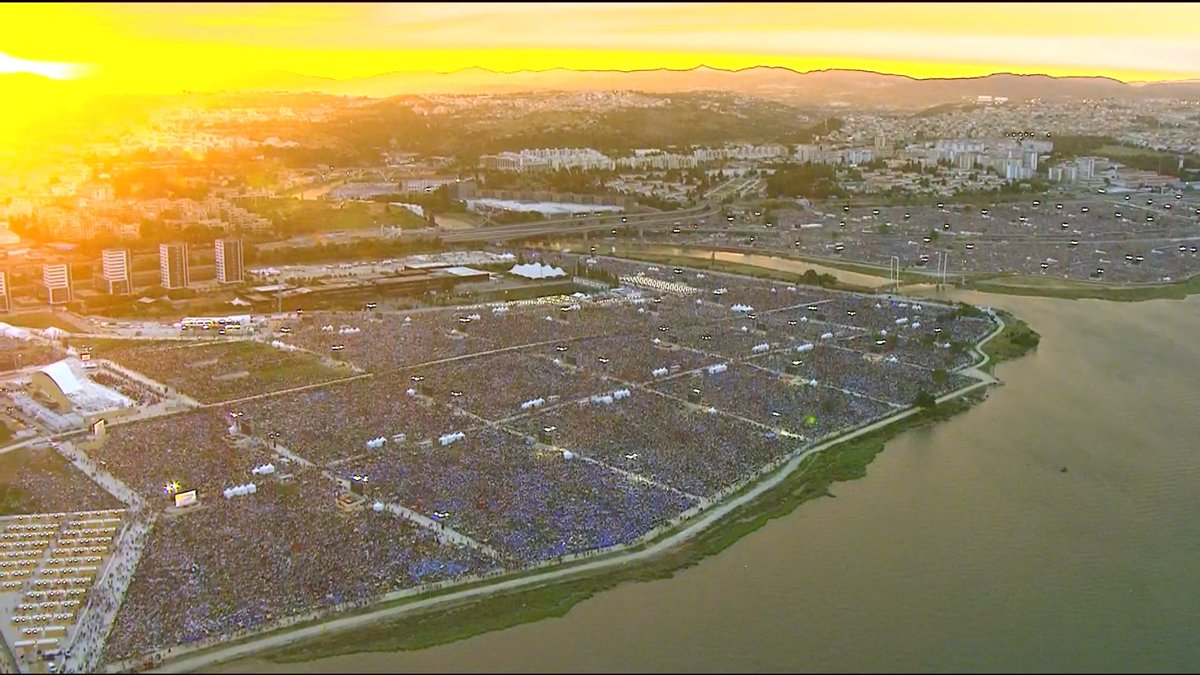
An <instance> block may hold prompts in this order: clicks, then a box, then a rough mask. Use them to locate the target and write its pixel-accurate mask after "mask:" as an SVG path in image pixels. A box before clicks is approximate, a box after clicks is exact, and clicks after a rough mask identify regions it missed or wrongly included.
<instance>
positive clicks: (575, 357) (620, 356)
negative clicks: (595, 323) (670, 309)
mask: <svg viewBox="0 0 1200 675" xmlns="http://www.w3.org/2000/svg"><path fill="white" fill-rule="evenodd" d="M664 337H665V336H664ZM537 353H539V354H541V355H543V356H545V357H547V358H551V359H558V360H559V361H560V362H562V363H566V364H572V365H574V366H577V367H578V368H580V369H581V370H583V371H584V372H587V373H592V374H595V375H599V376H601V377H603V376H610V377H615V378H617V379H618V380H622V381H626V382H647V381H649V380H652V379H656V378H658V377H661V375H655V374H654V371H656V370H659V369H662V368H666V369H667V373H668V374H674V373H678V372H680V371H687V370H692V369H695V368H700V367H702V366H706V365H711V364H713V363H716V362H717V359H715V358H713V357H710V356H707V355H705V354H703V353H701V352H698V351H694V350H691V349H685V348H682V347H678V346H674V345H670V344H668V342H666V341H665V340H664V338H660V337H649V336H648V335H647V334H632V335H612V336H606V337H598V338H588V339H584V340H578V341H576V342H570V343H562V344H558V345H548V346H545V347H541V348H539V349H538V350H537Z"/></svg>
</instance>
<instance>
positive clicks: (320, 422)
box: [230, 373, 477, 463]
mask: <svg viewBox="0 0 1200 675" xmlns="http://www.w3.org/2000/svg"><path fill="white" fill-rule="evenodd" d="M418 384H419V383H417V382H414V381H412V379H411V377H410V376H409V375H407V374H403V373H397V374H389V375H381V376H379V377H373V378H366V379H362V380H354V381H352V382H343V383H338V384H335V385H331V386H329V387H322V388H320V389H315V390H312V391H303V392H297V393H294V394H284V395H281V396H272V397H268V398H263V399H258V400H255V401H250V402H248V403H246V404H244V405H241V406H239V407H238V408H237V410H231V411H230V412H239V413H242V414H243V415H244V417H243V418H242V419H244V420H245V421H246V422H247V423H248V425H249V430H250V433H251V435H253V436H256V437H258V438H272V436H271V435H272V434H278V436H277V437H275V438H274V439H273V440H277V441H278V442H279V443H280V444H282V445H283V446H284V447H285V448H287V449H289V450H292V451H294V452H296V453H299V454H300V455H301V456H303V457H304V458H305V459H308V460H311V461H313V462H318V463H323V462H330V461H335V460H339V459H345V458H347V457H351V456H353V455H356V454H359V453H362V452H364V451H366V450H367V448H366V442H367V441H369V440H372V439H375V438H379V437H381V436H382V437H384V438H387V439H391V438H392V437H393V436H396V435H397V434H404V436H405V438H406V440H408V441H412V442H420V441H422V440H428V439H431V438H433V437H435V436H437V435H438V434H443V433H447V432H449V431H454V430H456V429H457V428H459V427H463V426H471V425H473V424H476V423H477V422H474V421H472V420H470V419H460V418H459V417H457V416H455V414H454V411H453V410H452V409H451V408H450V407H448V406H447V405H445V404H444V403H437V402H434V401H430V400H428V399H427V398H424V397H414V396H409V395H408V394H407V393H406V392H407V391H408V390H409V389H414V388H415V387H416V386H417V385H418Z"/></svg>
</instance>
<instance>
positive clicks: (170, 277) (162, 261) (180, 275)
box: [158, 242, 190, 289]
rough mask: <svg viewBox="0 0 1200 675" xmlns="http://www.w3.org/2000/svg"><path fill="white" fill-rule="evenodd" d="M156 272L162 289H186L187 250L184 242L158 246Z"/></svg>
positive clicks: (187, 279)
mask: <svg viewBox="0 0 1200 675" xmlns="http://www.w3.org/2000/svg"><path fill="white" fill-rule="evenodd" d="M158 272H159V279H160V280H161V282H162V287H163V288H167V289H172V288H187V287H188V283H189V281H190V278H189V276H188V250H187V243H186V242H172V243H169V244H159V245H158Z"/></svg>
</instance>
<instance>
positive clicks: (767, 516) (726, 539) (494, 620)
mask: <svg viewBox="0 0 1200 675" xmlns="http://www.w3.org/2000/svg"><path fill="white" fill-rule="evenodd" d="M980 400H982V397H981V396H975V395H970V396H967V397H964V398H961V399H956V400H954V401H950V402H947V403H944V404H941V405H939V406H938V407H937V408H934V409H932V410H926V411H922V412H920V413H917V414H915V415H913V416H911V417H909V418H907V419H905V420H902V421H900V422H897V423H895V424H893V425H890V426H888V427H885V428H883V429H880V430H878V431H875V432H873V433H870V434H867V435H864V436H860V437H858V438H855V439H852V440H850V441H847V442H844V443H842V444H840V445H837V446H835V447H833V448H830V449H828V450H826V451H824V452H821V453H817V454H815V455H812V456H810V457H808V458H807V459H806V460H805V461H804V462H803V464H802V465H801V467H800V468H799V469H798V470H797V471H796V472H794V473H793V474H792V475H790V476H788V477H787V478H786V479H785V480H784V481H783V482H781V483H780V484H779V485H777V486H776V487H774V488H772V489H771V490H769V491H767V492H766V493H764V494H763V495H761V496H760V497H759V498H758V499H756V500H754V501H753V502H751V503H750V504H747V505H745V506H742V507H741V508H739V509H737V510H735V511H734V512H733V513H731V514H729V515H728V516H727V517H725V518H724V519H722V520H721V521H720V523H718V524H717V525H715V526H713V527H711V528H709V529H708V530H705V531H704V532H702V533H701V534H699V535H697V536H696V537H695V538H693V539H691V540H689V541H688V542H687V543H685V544H682V545H680V546H679V547H677V548H674V549H672V550H670V551H667V552H665V553H663V554H662V555H659V556H657V557H655V558H654V559H653V560H651V561H649V562H645V563H639V564H637V565H635V566H631V567H623V568H621V569H618V570H614V571H611V572H604V573H600V574H595V575H590V576H583V577H580V578H574V579H570V580H567V581H562V582H557V583H552V584H549V585H545V586H538V587H535V588H530V589H525V590H520V591H514V592H509V593H504V594H499V595H496V596H492V597H489V598H487V599H484V600H478V601H469V602H464V603H462V604H460V605H456V606H452V607H449V608H446V607H441V608H437V609H434V610H430V611H428V612H422V613H419V614H416V615H413V616H409V617H404V618H402V619H398V620H393V621H386V622H380V623H378V624H374V625H371V626H367V627H365V628H360V629H357V630H356V631H355V633H354V637H353V639H349V638H348V636H347V635H345V634H342V635H336V634H335V635H331V636H329V637H324V638H320V639H317V640H311V641H308V642H304V643H301V644H298V645H292V646H288V647H285V648H282V649H280V650H277V651H273V652H268V653H266V654H264V655H263V656H264V658H268V659H270V660H272V661H275V662H277V663H296V662H302V661H309V660H312V659H316V658H323V657H329V656H336V655H340V654H353V653H359V652H366V651H397V650H414V649H423V648H426V647H430V646H433V645H438V644H445V643H448V642H453V641H456V640H461V639H464V638H467V637H471V636H473V635H478V634H481V633H485V632H489V631H493V630H499V629H503V628H508V627H511V626H516V625H519V624H522V623H528V622H531V621H537V620H540V619H545V618H552V617H560V616H563V615H565V614H566V613H567V612H568V611H569V610H570V609H571V608H572V607H574V606H575V605H576V604H578V603H580V602H582V601H584V600H587V599H588V598H590V597H592V596H593V595H595V594H596V593H599V592H602V591H604V590H607V589H609V588H612V587H614V586H616V585H618V584H621V583H625V582H629V581H634V582H637V581H651V580H655V579H666V578H670V577H671V576H673V575H674V573H675V572H676V571H678V570H681V569H684V568H687V567H690V566H692V565H695V564H697V563H699V562H700V561H701V560H703V559H704V558H706V557H708V556H711V555H715V554H717V553H720V552H721V551H723V550H725V549H726V548H728V547H730V546H732V545H733V544H734V543H735V542H737V541H738V540H739V539H741V538H742V537H744V536H746V535H748V534H750V533H752V532H754V531H756V530H758V529H759V528H760V527H762V526H763V525H765V524H767V523H768V522H770V521H771V520H773V519H775V518H780V517H783V516H786V515H788V514H790V513H792V512H793V511H795V510H796V508H797V507H799V506H800V505H801V504H803V503H804V502H806V501H808V500H810V499H814V498H817V497H822V496H830V495H831V493H830V488H831V487H832V485H833V484H834V483H836V482H839V481H847V480H855V479H858V478H862V477H863V476H865V475H866V473H867V465H868V464H870V463H871V461H872V460H873V459H874V458H875V456H876V455H878V454H879V453H880V452H882V451H883V448H884V446H885V444H886V443H887V441H888V440H890V439H891V438H893V437H895V436H896V435H898V434H900V433H902V432H904V431H907V430H910V429H915V428H918V427H922V426H925V425H928V424H931V423H934V422H938V421H941V420H945V419H948V418H950V417H953V416H954V415H956V414H958V413H960V412H962V411H964V410H966V409H968V408H970V407H971V406H972V405H974V404H975V403H977V402H979V401H980Z"/></svg>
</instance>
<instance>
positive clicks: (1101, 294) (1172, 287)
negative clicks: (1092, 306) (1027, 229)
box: [965, 275, 1200, 302]
mask: <svg viewBox="0 0 1200 675" xmlns="http://www.w3.org/2000/svg"><path fill="white" fill-rule="evenodd" d="M1030 279H1031V278H1029V277H1018V278H1014V279H1012V280H1011V281H1010V280H1008V279H1005V278H1003V277H1001V278H995V279H991V280H985V281H976V282H972V283H970V284H968V285H967V286H965V288H969V289H971V290H975V291H981V292H983V293H999V294H1003V295H1024V296H1034V297H1042V298H1061V299H1064V300H1086V299H1093V300H1115V301H1118V302H1139V301H1142V300H1182V299H1184V298H1186V297H1188V296H1189V295H1196V294H1197V293H1200V275H1196V276H1194V277H1190V278H1188V279H1184V280H1181V281H1172V282H1170V283H1165V284H1139V285H1136V286H1134V285H1129V286H1101V285H1098V284H1089V283H1088V282H1085V281H1071V280H1067V279H1064V280H1063V281H1062V283H1061V284H1060V283H1057V282H1056V283H1049V281H1050V280H1047V283H1045V284H1036V283H1032V282H1031V281H1030Z"/></svg>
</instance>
